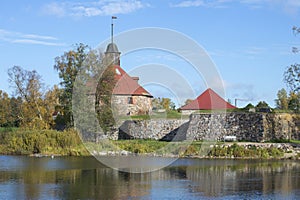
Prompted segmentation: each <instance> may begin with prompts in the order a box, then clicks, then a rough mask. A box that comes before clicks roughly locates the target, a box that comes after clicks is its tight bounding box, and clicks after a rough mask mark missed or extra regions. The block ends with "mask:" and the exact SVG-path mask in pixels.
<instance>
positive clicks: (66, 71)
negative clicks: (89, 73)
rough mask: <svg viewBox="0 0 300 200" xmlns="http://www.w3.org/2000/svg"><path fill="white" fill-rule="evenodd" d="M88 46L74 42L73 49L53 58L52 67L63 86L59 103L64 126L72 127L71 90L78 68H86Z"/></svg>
mask: <svg viewBox="0 0 300 200" xmlns="http://www.w3.org/2000/svg"><path fill="white" fill-rule="evenodd" d="M89 49H90V48H89V47H88V46H87V45H84V44H82V43H80V44H76V45H75V48H74V49H73V50H70V51H68V52H65V53H64V54H63V55H62V56H58V57H56V58H55V65H54V69H55V70H57V71H58V72H59V78H60V79H61V82H60V85H61V86H62V87H63V90H62V93H61V95H60V97H59V100H60V104H61V105H62V107H63V116H64V118H65V122H66V127H72V126H73V125H74V124H73V121H74V120H73V114H72V92H73V86H74V82H75V79H76V76H77V75H78V73H79V71H80V70H86V65H85V64H84V62H85V59H86V57H87V55H88V50H89Z"/></svg>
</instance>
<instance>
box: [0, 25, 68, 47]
mask: <svg viewBox="0 0 300 200" xmlns="http://www.w3.org/2000/svg"><path fill="white" fill-rule="evenodd" d="M56 40H58V39H57V38H55V37H52V36H47V35H36V34H24V33H20V32H14V31H8V30H4V29H0V41H5V42H10V43H23V44H37V45H45V46H64V45H65V44H63V43H58V42H53V41H56Z"/></svg>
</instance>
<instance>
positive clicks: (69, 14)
mask: <svg viewBox="0 0 300 200" xmlns="http://www.w3.org/2000/svg"><path fill="white" fill-rule="evenodd" d="M112 15H115V16H117V17H118V19H117V20H115V33H116V34H118V33H122V32H124V31H128V30H132V29H136V28H143V27H160V28H167V29H172V30H175V31H178V32H180V33H182V34H184V35H186V36H188V37H190V38H191V39H193V40H195V41H196V42H197V43H198V44H199V45H201V46H202V47H203V48H204V49H205V50H206V51H207V53H208V54H209V55H210V57H211V59H212V60H213V62H214V63H215V65H216V67H217V69H218V71H219V73H220V75H221V77H222V80H223V83H224V87H225V91H226V97H225V98H226V99H231V101H232V102H234V99H235V98H239V99H245V101H239V102H238V106H244V105H245V104H246V103H249V102H251V103H253V104H256V103H257V102H258V101H261V100H265V101H267V102H268V103H269V104H270V105H272V106H274V99H275V98H276V94H277V91H278V90H279V89H281V88H283V87H286V86H285V84H284V83H283V72H284V71H285V69H286V67H287V66H289V65H290V64H294V63H296V62H298V61H299V56H300V55H296V54H293V53H292V52H291V49H292V47H293V46H298V45H299V44H300V36H298V37H297V36H295V35H293V33H292V27H293V26H297V25H299V26H300V20H299V19H300V18H299V17H300V1H299V0H285V1H284V0H211V1H205V0H190V1H185V0H174V1H171V0H169V1H168V0H164V1H158V0H157V1H154V0H139V1H138V0H135V1H134V0H124V1H120V0H102V1H97V0H94V1H49V0H45V1H37V0H26V1H16V0H10V1H2V2H1V7H0V55H1V57H0V58H1V59H0V72H1V74H2V77H1V79H0V89H1V90H5V91H7V92H9V93H11V91H12V90H11V88H10V87H9V84H8V81H7V80H8V76H7V70H8V68H9V67H12V66H14V65H19V66H22V67H23V68H25V69H28V70H33V69H35V70H37V71H38V73H39V74H40V75H42V77H43V80H44V81H45V83H46V84H47V85H48V86H49V87H52V86H53V85H54V84H58V83H59V79H58V74H57V72H56V71H54V69H53V65H54V58H55V57H56V56H60V55H62V54H63V52H64V51H68V50H70V49H71V48H72V45H73V44H75V43H84V44H87V45H89V46H91V47H96V46H97V45H98V44H99V43H101V42H102V41H104V40H106V39H108V38H109V36H110V23H111V21H110V19H111V16H112ZM299 46H300V45H299ZM119 50H120V51H122V49H119ZM160 53H161V52H159V51H144V52H137V53H135V54H134V53H132V54H130V55H128V56H127V57H126V56H124V58H122V61H121V63H122V64H121V66H122V67H123V68H124V69H125V70H127V71H128V72H129V74H131V73H130V71H131V70H132V68H134V67H136V66H138V65H141V64H147V63H149V62H150V61H151V62H153V63H161V64H163V65H170V66H174V68H175V69H177V70H179V71H180V70H182V69H184V67H186V64H185V63H184V62H178V61H177V60H176V59H172V58H171V59H170V57H172V56H170V55H168V54H166V53H161V54H160ZM160 55H163V57H164V59H163V61H162V59H161V57H160ZM141 58H142V59H141ZM166 58H169V59H166ZM143 62H145V63H143ZM131 75H135V74H131ZM197 81H198V80H194V84H193V83H192V87H193V88H194V90H195V91H196V93H197V94H195V95H194V96H191V97H190V98H195V97H196V96H197V95H199V94H200V93H201V92H202V91H204V89H205V85H204V84H201V83H200V82H201V81H198V82H197ZM202 82H203V81H202ZM147 89H148V90H153V91H150V92H151V93H153V94H154V95H157V96H159V95H160V96H162V95H163V92H162V91H163V90H162V91H160V93H159V92H158V89H157V88H156V89H154V88H153V87H148V88H147ZM165 92H166V96H168V94H167V93H168V92H167V90H165Z"/></svg>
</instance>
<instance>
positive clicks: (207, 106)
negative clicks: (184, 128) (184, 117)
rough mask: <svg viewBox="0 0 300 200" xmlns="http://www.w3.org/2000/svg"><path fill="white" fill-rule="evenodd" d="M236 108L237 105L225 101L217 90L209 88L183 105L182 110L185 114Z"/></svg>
mask: <svg viewBox="0 0 300 200" xmlns="http://www.w3.org/2000/svg"><path fill="white" fill-rule="evenodd" d="M234 108H236V107H235V106H233V105H231V104H230V103H228V102H227V101H225V100H224V99H223V98H222V97H220V96H219V95H218V94H217V93H216V92H215V91H213V90H212V89H210V88H209V89H207V90H205V91H204V92H203V93H202V94H201V95H200V96H198V97H197V98H196V99H195V100H193V101H191V102H190V103H189V104H187V105H185V106H182V107H181V108H180V110H181V112H182V113H183V114H191V113H193V112H195V111H197V110H224V109H234Z"/></svg>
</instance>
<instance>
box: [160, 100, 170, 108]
mask: <svg viewBox="0 0 300 200" xmlns="http://www.w3.org/2000/svg"><path fill="white" fill-rule="evenodd" d="M161 105H162V107H163V108H164V109H166V110H170V105H171V99H169V98H162V99H161Z"/></svg>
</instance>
